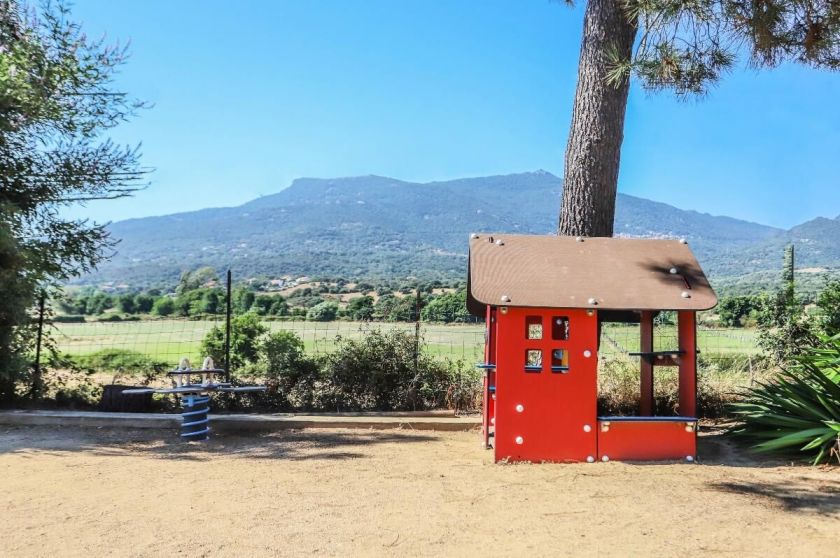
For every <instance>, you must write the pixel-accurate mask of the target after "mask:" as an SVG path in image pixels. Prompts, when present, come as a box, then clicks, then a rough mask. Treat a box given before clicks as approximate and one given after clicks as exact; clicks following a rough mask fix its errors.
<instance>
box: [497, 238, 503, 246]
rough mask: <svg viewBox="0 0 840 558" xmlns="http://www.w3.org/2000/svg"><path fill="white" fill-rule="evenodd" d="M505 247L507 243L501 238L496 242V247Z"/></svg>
mask: <svg viewBox="0 0 840 558" xmlns="http://www.w3.org/2000/svg"><path fill="white" fill-rule="evenodd" d="M504 245H505V241H504V240H502V239H501V238H500V239H499V240H497V241H496V246H504Z"/></svg>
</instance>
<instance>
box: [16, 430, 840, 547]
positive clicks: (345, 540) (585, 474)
mask: <svg viewBox="0 0 840 558" xmlns="http://www.w3.org/2000/svg"><path fill="white" fill-rule="evenodd" d="M175 438H176V437H175V435H174V433H168V432H166V433H162V432H150V431H146V432H143V431H129V432H123V433H120V432H117V431H114V430H98V429H77V428H66V429H55V428H43V427H0V479H2V480H0V487H2V488H0V510H2V513H1V514H0V555H2V556H4V557H5V556H86V557H93V556H106V555H111V556H163V555H167V556H171V555H183V556H287V555H289V556H292V555H340V556H349V555H353V556H371V555H377V556H378V555H386V556H478V555H491V556H505V555H507V556H513V555H528V556H642V555H647V556H681V557H692V558H694V557H696V556H738V557H744V556H762V557H767V556H832V557H835V558H836V557H837V556H838V552H840V551H839V550H838V549H840V469H838V468H830V467H824V468H812V467H809V466H803V465H797V466H791V465H789V464H785V463H781V462H777V461H754V460H752V459H751V458H748V457H745V456H744V455H743V454H742V453H741V452H739V451H736V450H735V449H734V448H732V447H731V446H729V445H728V443H726V442H724V441H722V440H721V438H720V436H718V435H716V433H714V432H713V433H712V434H711V435H710V434H706V435H705V436H703V437H702V439H701V447H700V452H699V453H700V456H701V458H702V460H701V462H699V463H696V464H693V465H689V464H658V465H650V464H648V465H642V464H626V463H614V462H613V463H594V464H580V465H547V464H544V465H494V464H493V463H492V457H491V452H489V451H485V450H483V449H481V448H480V447H479V436H478V434H477V433H460V432H459V433H429V432H416V431H404V430H392V431H359V430H320V431H319V430H306V431H287V432H281V433H274V434H266V435H249V436H217V437H215V438H214V439H213V440H211V441H210V442H209V443H206V444H203V445H202V444H197V443H192V444H181V443H179V442H177V441H176V439H175Z"/></svg>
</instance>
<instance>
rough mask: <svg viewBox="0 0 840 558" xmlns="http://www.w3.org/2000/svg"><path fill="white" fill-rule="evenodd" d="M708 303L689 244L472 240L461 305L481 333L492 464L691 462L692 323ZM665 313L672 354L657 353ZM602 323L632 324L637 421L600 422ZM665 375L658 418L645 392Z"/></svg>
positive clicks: (711, 301)
mask: <svg viewBox="0 0 840 558" xmlns="http://www.w3.org/2000/svg"><path fill="white" fill-rule="evenodd" d="M716 303H717V298H716V296H715V293H714V291H712V289H711V287H710V286H709V282H708V280H707V279H706V277H705V275H704V274H703V271H702V269H700V266H699V265H698V263H697V261H696V259H695V258H694V256H693V254H692V253H691V250H689V248H688V245H687V243H686V242H685V241H676V240H659V239H656V240H651V239H626V238H580V237H578V238H572V237H557V236H526V235H506V234H492V235H491V234H485V235H479V234H474V235H472V237H471V240H470V256H469V272H468V283H467V306H468V308H469V310H470V312H471V313H473V314H475V315H478V316H482V317H484V319H485V322H486V340H485V355H484V362H483V363H481V364H479V367H481V368H483V369H484V370H485V376H484V405H483V415H484V416H483V421H482V425H483V436H484V444H485V446H486V447H488V448H490V447H492V448H493V450H494V452H495V459H496V461H502V460H505V461H560V462H563V461H589V462H592V461H596V460H601V461H609V460H612V459H619V460H663V459H686V460H688V461H693V460H694V459H695V457H696V453H697V446H696V433H697V403H696V391H697V332H696V312H697V311H698V310H706V309H709V308H712V307H713V306H714V305H715V304H716ZM662 311H675V312H676V316H677V328H676V330H677V339H676V342H675V343H673V345H674V346H667V347H657V345H656V343H655V328H654V318H655V317H656V315H657V314H659V313H660V312H662ZM608 322H621V323H638V324H640V326H639V350H638V351H631V352H629V353H628V356H630V357H633V358H638V359H639V384H638V385H639V387H640V398H639V401H640V403H639V411H638V415H635V416H599V415H598V351H599V349H600V343H601V337H602V334H601V331H602V327H603V324H604V323H608ZM608 342H611V343H613V341H611V340H608ZM657 349H658V350H657ZM666 366H672V367H678V370H679V394H678V401H679V405H678V407H677V408H676V409H674V410H673V412H671V413H663V414H659V415H658V414H656V409H655V406H654V398H653V381H654V377H655V374H656V370H657V369H658V368H661V367H666Z"/></svg>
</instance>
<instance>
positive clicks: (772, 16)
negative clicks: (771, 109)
mask: <svg viewBox="0 0 840 558" xmlns="http://www.w3.org/2000/svg"><path fill="white" fill-rule="evenodd" d="M624 10H625V13H626V15H627V18H628V21H630V22H635V24H636V26H637V28H638V35H637V40H636V46H635V49H634V51H633V56H632V59H622V58H621V57H620V56H618V55H617V54H616V52H607V53H606V55H607V58H608V60H609V61H610V67H611V69H610V71H609V73H608V81H609V82H610V83H612V84H614V85H616V84H618V83H621V82H622V81H623V80H626V79H628V78H629V77H630V75H631V74H634V75H636V76H637V77H638V78H640V81H641V83H642V84H643V86H644V87H645V88H647V89H650V90H662V89H670V90H672V91H674V92H675V94H676V95H677V96H679V97H688V96H693V95H704V94H705V93H706V92H707V91H708V88H709V87H710V85H713V84H714V83H715V82H717V81H718V80H719V79H720V78H721V77H722V76H723V75H724V74H725V73H726V72H727V71H728V70H730V69H731V68H732V66H733V65H734V64H735V62H736V61H737V59H738V57H739V56H745V57H747V58H748V60H749V64H750V65H751V66H753V67H756V68H760V67H775V66H778V65H779V64H781V63H782V62H785V61H792V62H799V63H804V64H807V65H810V66H813V67H817V68H827V69H832V70H837V69H840V3H838V2H837V1H836V0H624Z"/></svg>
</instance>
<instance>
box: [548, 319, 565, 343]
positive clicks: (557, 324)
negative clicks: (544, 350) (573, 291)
mask: <svg viewBox="0 0 840 558" xmlns="http://www.w3.org/2000/svg"><path fill="white" fill-rule="evenodd" d="M551 338H552V339H553V340H555V341H565V340H566V339H568V338H569V317H568V316H554V317H552V318H551Z"/></svg>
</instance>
